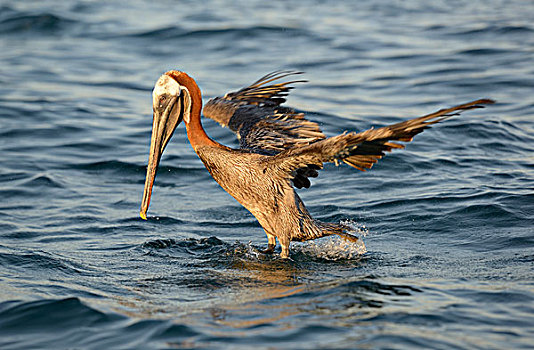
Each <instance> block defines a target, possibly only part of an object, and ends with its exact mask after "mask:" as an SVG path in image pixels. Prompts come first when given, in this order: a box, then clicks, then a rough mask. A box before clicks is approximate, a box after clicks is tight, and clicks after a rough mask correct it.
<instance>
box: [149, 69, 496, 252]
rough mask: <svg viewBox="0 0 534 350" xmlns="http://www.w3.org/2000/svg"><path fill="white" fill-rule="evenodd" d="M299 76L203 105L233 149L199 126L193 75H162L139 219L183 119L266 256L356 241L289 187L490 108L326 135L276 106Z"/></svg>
mask: <svg viewBox="0 0 534 350" xmlns="http://www.w3.org/2000/svg"><path fill="white" fill-rule="evenodd" d="M296 74H301V73H300V72H292V71H277V72H273V73H270V74H268V75H266V76H264V77H262V78H261V79H259V80H258V81H256V82H255V83H253V84H252V85H250V86H248V87H246V88H243V89H241V90H239V91H237V92H232V93H228V94H226V95H225V96H224V97H217V98H214V99H212V100H210V101H208V103H206V106H205V107H204V115H205V116H206V117H208V118H211V119H214V120H216V121H217V122H219V123H220V124H221V125H223V126H228V127H229V128H230V129H231V130H232V131H234V132H235V133H236V134H237V137H238V139H239V141H240V149H231V148H229V147H226V146H223V145H221V144H219V143H218V142H216V141H214V140H212V139H211V138H209V137H208V135H207V134H206V132H205V131H204V129H203V128H202V124H201V122H200V117H201V109H202V99H201V93H200V89H199V88H198V86H197V84H196V83H195V81H194V80H193V79H192V78H190V77H189V76H188V75H187V74H185V73H183V72H179V71H170V72H167V73H165V74H164V75H162V76H161V77H160V79H159V80H158V82H157V83H156V86H155V88H154V92H153V104H154V123H153V127H152V139H151V145H150V155H149V164H148V167H147V177H146V182H145V190H144V194H143V202H142V205H141V212H140V215H141V217H142V218H144V219H146V212H147V210H148V206H149V204H150V196H151V193H152V186H153V183H154V178H155V175H156V170H157V167H158V164H159V160H160V157H161V154H162V153H163V150H164V149H165V146H166V145H167V143H168V141H169V140H170V137H171V136H172V134H173V132H174V130H175V128H176V127H177V125H178V124H179V123H180V122H181V121H182V120H183V121H184V122H185V125H186V129H187V136H188V139H189V141H190V143H191V145H192V146H193V149H194V150H195V152H196V153H197V155H198V156H199V158H200V159H201V160H202V162H203V163H204V165H205V166H206V169H208V171H209V172H210V174H211V175H212V177H213V178H214V179H215V181H217V182H218V183H219V185H220V186H221V187H222V188H223V189H224V190H226V191H227V192H228V193H229V194H230V195H232V196H233V197H234V198H235V199H236V200H237V201H238V202H239V203H241V204H242V205H243V206H244V207H245V208H247V209H248V210H249V211H250V212H251V213H252V214H253V215H254V216H255V217H256V219H257V220H258V222H259V223H260V225H261V226H262V227H263V229H264V230H265V233H266V234H267V238H268V248H267V249H266V250H265V252H272V251H274V248H275V246H276V238H277V239H278V241H279V242H280V245H281V247H282V252H281V254H280V255H281V257H283V258H287V257H288V256H289V245H290V242H291V241H306V240H310V239H315V238H320V237H324V236H328V235H332V234H335V235H339V236H341V237H343V238H345V239H348V240H351V241H356V240H358V238H357V237H355V236H353V235H351V234H350V230H349V228H348V227H346V226H344V225H341V224H335V223H324V222H320V221H318V220H315V219H313V218H312V217H311V215H310V214H309V212H308V210H307V209H306V207H305V206H304V203H303V202H302V200H301V199H300V197H299V196H298V194H297V193H296V191H295V189H294V187H297V188H302V187H305V188H308V187H310V181H309V178H310V177H316V176H317V175H318V170H320V169H322V168H323V164H324V163H326V162H333V163H335V164H339V163H340V162H344V163H346V164H348V165H350V166H352V167H354V168H356V169H359V170H365V169H370V168H371V167H372V166H373V164H374V163H376V162H377V161H378V159H380V158H382V157H383V156H384V155H385V152H389V151H391V150H392V149H394V148H404V146H403V145H402V144H399V143H397V142H399V141H401V142H409V141H411V140H412V139H413V137H414V136H415V135H417V134H418V133H420V132H422V131H423V130H425V129H427V128H429V127H430V125H432V124H435V123H438V122H440V121H442V120H444V119H446V118H449V117H451V116H453V115H457V114H459V113H460V112H461V111H464V110H468V109H473V108H481V107H482V105H483V104H490V103H493V101H492V100H488V99H480V100H476V101H473V102H469V103H465V104H462V105H458V106H455V107H452V108H447V109H442V110H439V111H437V112H435V113H432V114H428V115H426V116H423V117H419V118H414V119H410V120H407V121H404V122H400V123H396V124H392V125H389V126H385V127H381V128H376V129H369V130H366V131H363V132H359V133H356V132H345V133H343V134H341V135H337V136H334V137H329V138H326V136H325V135H324V134H323V133H322V131H321V130H320V128H319V126H318V125H317V123H314V122H311V121H308V120H306V119H305V117H304V114H302V113H297V112H296V111H295V110H293V109H291V108H288V107H284V106H281V104H282V103H284V102H285V97H286V96H287V94H288V93H289V91H290V90H291V89H292V86H291V84H293V83H296V82H302V80H293V81H287V82H276V81H280V79H282V78H286V77H289V76H293V75H296Z"/></svg>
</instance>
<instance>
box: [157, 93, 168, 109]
mask: <svg viewBox="0 0 534 350" xmlns="http://www.w3.org/2000/svg"><path fill="white" fill-rule="evenodd" d="M165 101H167V96H165V95H161V96H160V97H159V108H163V104H165Z"/></svg>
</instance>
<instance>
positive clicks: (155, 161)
mask: <svg viewBox="0 0 534 350" xmlns="http://www.w3.org/2000/svg"><path fill="white" fill-rule="evenodd" d="M190 105H191V98H190V96H189V91H188V90H187V88H186V87H184V86H181V85H180V84H179V83H178V82H177V81H176V79H174V78H173V77H172V76H170V75H169V74H168V73H165V74H163V75H162V76H161V77H160V78H159V79H158V81H157V82H156V85H155V86H154V90H153V91H152V106H153V111H154V112H153V118H154V120H153V124H152V137H151V139H150V153H149V156H148V166H147V170H146V179H145V189H144V192H143V200H142V203H141V211H140V213H139V214H140V215H141V218H143V219H144V220H146V212H147V211H148V206H149V205H150V196H151V195H152V186H153V185H154V179H155V178H156V171H157V169H158V165H159V161H160V159H161V155H162V154H163V150H164V149H165V146H167V143H169V140H170V139H171V136H172V134H173V133H174V130H175V129H176V127H177V126H178V124H180V123H181V122H182V120H185V122H186V123H188V122H189V115H190Z"/></svg>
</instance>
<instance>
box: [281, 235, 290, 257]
mask: <svg viewBox="0 0 534 350" xmlns="http://www.w3.org/2000/svg"><path fill="white" fill-rule="evenodd" d="M278 241H279V242H280V245H281V246H282V252H281V253H280V257H281V258H282V259H289V242H290V240H289V239H287V238H278Z"/></svg>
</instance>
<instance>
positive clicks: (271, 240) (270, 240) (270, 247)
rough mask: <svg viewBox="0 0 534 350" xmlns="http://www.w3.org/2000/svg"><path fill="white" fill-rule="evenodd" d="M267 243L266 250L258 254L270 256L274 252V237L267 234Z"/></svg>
mask: <svg viewBox="0 0 534 350" xmlns="http://www.w3.org/2000/svg"><path fill="white" fill-rule="evenodd" d="M267 241H268V243H267V249H264V250H260V252H261V253H263V254H272V253H273V252H274V248H275V247H276V237H275V236H274V235H271V234H269V233H267Z"/></svg>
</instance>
